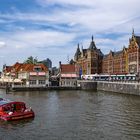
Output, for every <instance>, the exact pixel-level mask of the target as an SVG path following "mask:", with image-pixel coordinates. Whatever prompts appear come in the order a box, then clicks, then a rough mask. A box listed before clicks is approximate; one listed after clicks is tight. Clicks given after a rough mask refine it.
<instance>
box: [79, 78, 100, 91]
mask: <svg viewBox="0 0 140 140" xmlns="http://www.w3.org/2000/svg"><path fill="white" fill-rule="evenodd" d="M77 83H78V86H79V87H81V89H83V90H95V91H97V82H94V81H88V80H78V81H77Z"/></svg>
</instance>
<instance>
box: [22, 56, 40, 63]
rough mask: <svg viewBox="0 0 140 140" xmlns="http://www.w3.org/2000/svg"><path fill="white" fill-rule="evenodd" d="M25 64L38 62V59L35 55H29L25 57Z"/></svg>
mask: <svg viewBox="0 0 140 140" xmlns="http://www.w3.org/2000/svg"><path fill="white" fill-rule="evenodd" d="M24 63H25V64H37V63H38V59H37V57H35V58H34V57H33V56H30V57H28V58H27V60H25V61H24Z"/></svg>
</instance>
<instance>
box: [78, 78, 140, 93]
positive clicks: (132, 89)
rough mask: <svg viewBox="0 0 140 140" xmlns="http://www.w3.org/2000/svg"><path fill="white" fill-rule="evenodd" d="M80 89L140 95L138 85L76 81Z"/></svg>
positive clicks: (139, 86) (139, 84) (139, 85)
mask: <svg viewBox="0 0 140 140" xmlns="http://www.w3.org/2000/svg"><path fill="white" fill-rule="evenodd" d="M78 84H79V85H80V86H81V89H84V90H95V91H96V90H97V91H100V90H102V91H109V92H116V93H124V94H134V95H140V83H138V82H135V83H132V82H131V83H129V82H109V81H89V80H87V81H84V80H83V81H78Z"/></svg>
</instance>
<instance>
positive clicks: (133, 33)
mask: <svg viewBox="0 0 140 140" xmlns="http://www.w3.org/2000/svg"><path fill="white" fill-rule="evenodd" d="M134 35H135V32H134V28H132V36H134Z"/></svg>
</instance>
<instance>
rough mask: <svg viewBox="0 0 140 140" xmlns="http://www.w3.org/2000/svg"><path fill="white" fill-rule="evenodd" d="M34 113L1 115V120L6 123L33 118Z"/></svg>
mask: <svg viewBox="0 0 140 140" xmlns="http://www.w3.org/2000/svg"><path fill="white" fill-rule="evenodd" d="M34 116H35V115H34V112H27V113H13V114H12V115H1V116H0V118H1V119H2V120H4V121H13V120H21V119H26V118H33V117H34Z"/></svg>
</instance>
